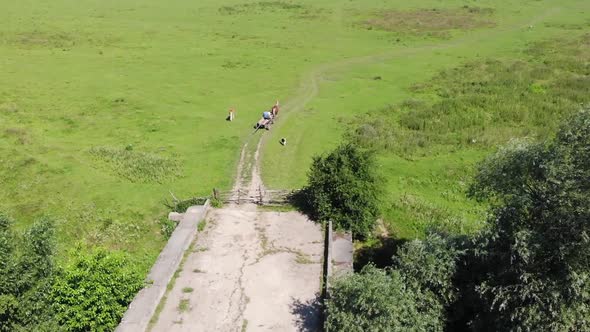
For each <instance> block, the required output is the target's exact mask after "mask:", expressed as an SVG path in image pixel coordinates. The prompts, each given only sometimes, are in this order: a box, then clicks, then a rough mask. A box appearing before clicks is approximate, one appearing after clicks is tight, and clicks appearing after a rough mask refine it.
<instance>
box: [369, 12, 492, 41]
mask: <svg viewBox="0 0 590 332" xmlns="http://www.w3.org/2000/svg"><path fill="white" fill-rule="evenodd" d="M493 12H494V11H493V9H491V8H479V7H469V6H464V7H462V8H458V9H438V8H433V9H418V10H411V11H401V10H388V11H382V12H379V13H376V14H375V15H374V17H372V18H370V19H368V20H366V21H365V22H364V23H363V25H364V26H365V27H366V28H368V29H377V30H385V31H392V32H400V33H405V34H412V35H423V34H429V35H436V36H439V37H446V36H448V33H449V31H450V30H473V29H477V28H489V27H493V26H494V25H495V23H494V22H493V21H491V20H490V16H491V15H492V14H493Z"/></svg>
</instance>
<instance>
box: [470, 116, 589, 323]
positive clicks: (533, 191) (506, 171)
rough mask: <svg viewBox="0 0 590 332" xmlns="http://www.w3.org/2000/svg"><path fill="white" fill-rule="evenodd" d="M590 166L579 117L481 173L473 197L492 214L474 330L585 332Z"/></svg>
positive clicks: (483, 241)
mask: <svg viewBox="0 0 590 332" xmlns="http://www.w3.org/2000/svg"><path fill="white" fill-rule="evenodd" d="M589 160H590V111H588V110H585V111H581V112H580V113H578V114H576V115H575V116H574V117H573V118H572V119H571V120H570V121H568V122H566V123H565V124H564V125H563V126H562V127H561V129H560V131H559V132H558V133H557V136H556V137H555V138H554V139H553V140H550V141H548V142H546V143H543V144H517V145H512V146H510V147H508V148H506V149H502V150H500V151H499V152H498V153H497V154H496V155H495V156H493V157H492V158H489V159H488V160H487V161H486V162H484V163H483V164H482V165H481V166H480V168H479V171H478V174H477V176H476V182H475V183H474V185H473V186H472V188H471V195H472V196H474V197H477V198H479V199H484V198H492V201H493V202H494V206H495V208H494V210H493V213H492V216H491V218H490V219H489V227H488V228H487V229H486V231H485V232H484V233H483V234H482V235H481V236H480V237H479V241H478V245H477V248H476V250H477V252H478V253H479V256H480V258H481V260H482V262H483V266H485V267H486V270H485V271H484V273H485V274H484V275H483V276H482V281H481V283H480V284H479V286H478V287H477V292H478V293H479V294H480V296H481V298H482V300H483V302H484V303H486V307H487V311H488V312H487V313H485V312H484V313H482V314H481V315H479V316H478V317H475V318H474V324H475V325H479V326H482V325H487V326H488V328H490V329H492V330H514V331H535V330H550V331H590V321H589V320H588V317H589V316H590V263H589V262H590V163H589V162H588V161H589ZM482 319H485V321H482Z"/></svg>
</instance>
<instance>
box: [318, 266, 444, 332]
mask: <svg viewBox="0 0 590 332" xmlns="http://www.w3.org/2000/svg"><path fill="white" fill-rule="evenodd" d="M431 296H432V294H428V293H427V294H423V293H420V292H416V291H415V290H414V289H412V288H411V287H409V286H408V285H407V284H406V283H405V282H404V279H403V277H402V276H401V274H400V273H399V271H395V270H391V271H385V270H381V269H378V268H376V267H373V266H371V265H368V266H366V267H365V268H364V269H363V270H362V271H361V272H360V273H358V274H351V275H347V276H344V277H341V278H338V279H336V280H335V281H334V283H333V284H332V286H331V290H330V298H329V299H328V300H327V303H326V314H327V317H326V328H328V329H329V330H330V331H339V332H357V331H358V332H366V331H371V332H380V331H383V332H386V331H387V332H390V331H391V332H393V331H442V327H443V326H444V325H443V324H442V323H441V312H442V311H441V309H442V308H441V306H440V305H437V302H436V301H435V300H433V299H432V298H431ZM424 303H430V304H432V305H430V306H423V305H420V304H424Z"/></svg>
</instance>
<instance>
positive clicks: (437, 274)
mask: <svg viewBox="0 0 590 332" xmlns="http://www.w3.org/2000/svg"><path fill="white" fill-rule="evenodd" d="M461 254H462V252H461V251H460V250H459V249H457V247H456V245H455V244H454V243H453V242H452V241H450V240H449V239H446V238H444V237H443V236H441V235H439V234H436V233H431V234H428V235H427V236H426V238H425V239H424V240H414V241H410V242H408V243H405V244H404V245H403V246H402V247H401V248H400V250H399V251H398V253H397V255H396V256H394V257H393V260H394V265H393V267H394V268H395V269H396V270H398V271H399V272H400V274H401V275H402V276H403V278H404V280H405V282H406V283H407V284H410V285H412V287H414V288H415V289H417V290H420V291H422V292H432V294H433V295H434V298H435V299H436V300H437V301H438V302H439V303H440V304H442V305H443V306H445V307H446V306H448V305H450V304H451V303H452V302H453V301H454V300H455V298H456V295H457V294H456V290H455V287H454V286H453V277H454V275H455V271H456V269H457V261H458V260H459V257H460V255H461Z"/></svg>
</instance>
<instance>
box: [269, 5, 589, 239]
mask: <svg viewBox="0 0 590 332" xmlns="http://www.w3.org/2000/svg"><path fill="white" fill-rule="evenodd" d="M445 4H446V5H448V6H451V7H452V6H457V5H459V4H460V3H459V2H453V1H451V2H445ZM477 5H478V6H483V7H492V8H495V10H496V12H495V14H494V19H495V21H496V23H497V26H496V27H494V28H489V29H483V30H476V31H469V32H455V34H454V38H451V39H449V40H439V41H436V40H432V39H424V40H415V39H414V40H413V41H410V42H403V39H404V37H403V36H402V37H401V39H402V44H404V45H399V43H392V45H391V46H390V49H391V50H390V51H389V54H388V55H387V56H386V57H384V58H385V59H376V60H371V61H368V63H362V64H360V65H353V66H348V67H344V68H339V69H338V70H336V71H333V72H329V71H328V72H326V73H323V74H322V77H321V78H322V80H321V84H320V90H319V94H318V95H317V97H316V98H314V99H313V100H312V101H311V102H310V103H308V104H307V105H305V107H304V108H303V110H302V111H299V112H297V113H296V114H291V115H288V121H284V122H283V121H281V122H280V124H278V125H277V126H275V129H274V131H273V132H272V134H271V135H270V137H269V140H268V144H266V146H265V151H264V154H263V176H264V181H265V183H266V184H267V185H270V186H271V187H275V188H296V187H300V186H302V185H303V184H304V183H305V176H306V170H307V168H308V166H309V164H310V162H311V157H312V156H313V155H315V154H318V153H322V152H324V151H327V150H329V149H330V148H332V147H333V146H335V145H337V144H338V143H339V142H340V141H341V135H342V134H343V133H344V131H345V130H346V128H347V126H346V123H347V122H349V121H350V120H346V119H350V118H352V117H354V116H355V115H358V114H360V113H365V112H367V111H371V110H375V109H379V108H382V107H383V106H384V105H387V104H396V103H399V102H401V101H403V100H405V99H408V98H412V97H413V96H414V95H415V94H414V92H412V90H410V89H409V88H410V87H411V86H413V85H414V84H416V83H420V82H424V81H426V80H428V79H429V78H430V77H432V76H433V75H434V74H435V73H437V72H439V71H440V70H442V69H446V68H451V67H455V66H458V65H459V64H461V63H464V62H467V61H471V60H477V59H483V58H497V59H501V58H519V56H520V55H522V52H523V50H524V49H525V48H526V47H527V45H529V43H531V42H533V41H537V40H543V39H546V38H551V37H562V36H570V37H571V36H572V35H575V34H579V33H580V30H571V29H570V30H568V29H563V27H562V26H561V24H562V23H565V24H572V25H575V24H582V25H584V24H586V25H587V23H586V21H585V16H584V15H583V13H584V12H586V13H588V11H590V5H589V4H588V3H585V2H582V1H565V2H561V3H560V4H555V3H553V2H550V1H526V2H516V1H502V2H498V1H484V2H478V3H477ZM388 6H392V7H395V4H393V3H392V4H390V5H388ZM436 6H437V7H439V6H440V4H437V5H436ZM531 25H532V28H530V27H529V26H531ZM391 35H392V36H394V37H391V38H390V39H394V38H395V35H396V34H395V33H391ZM376 76H380V77H381V78H382V79H380V80H375V79H373V78H374V77H376ZM420 98H421V99H426V100H428V99H435V98H436V97H435V96H434V95H432V96H428V95H427V96H424V95H421V96H420ZM287 112H288V110H287ZM343 119H344V120H343ZM280 137H286V138H287V139H288V141H289V146H288V148H284V147H282V146H280V145H279V144H276V142H277V141H278V139H279V138H280ZM506 139H508V137H506ZM489 152H490V150H489V149H487V148H485V149H459V150H457V151H451V152H445V153H441V154H437V155H425V156H415V157H413V158H411V159H409V160H406V159H403V158H400V157H398V156H396V155H395V154H382V155H381V156H380V158H379V161H380V165H381V167H380V171H381V172H382V174H383V175H384V176H385V177H386V178H387V180H388V181H387V195H386V197H385V198H384V215H385V217H386V218H387V219H388V220H387V221H388V222H389V224H390V226H391V227H390V229H389V230H390V231H392V232H394V233H395V234H396V235H397V236H399V237H414V236H420V233H421V230H423V229H424V225H418V224H415V220H413V219H424V218H412V216H411V215H409V214H422V215H424V214H426V215H432V216H437V215H443V216H453V217H455V218H457V219H460V220H461V219H462V220H467V221H468V222H467V223H463V228H465V229H464V230H465V231H468V230H469V229H473V228H474V227H477V226H476V225H474V224H473V223H474V222H475V221H476V219H478V215H479V214H480V211H481V207H478V206H476V205H475V204H474V203H473V202H471V201H468V200H467V199H466V198H465V196H464V191H465V189H466V184H467V181H468V179H469V174H470V172H471V168H472V166H473V164H474V163H475V162H477V161H478V160H480V159H481V158H483V156H485V155H486V154H487V153H489ZM286 175H288V176H286ZM400 205H403V206H401V207H400ZM404 209H405V210H406V211H402V210H404ZM407 210H410V211H407ZM427 217H429V216H427ZM426 219H428V218H426Z"/></svg>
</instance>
